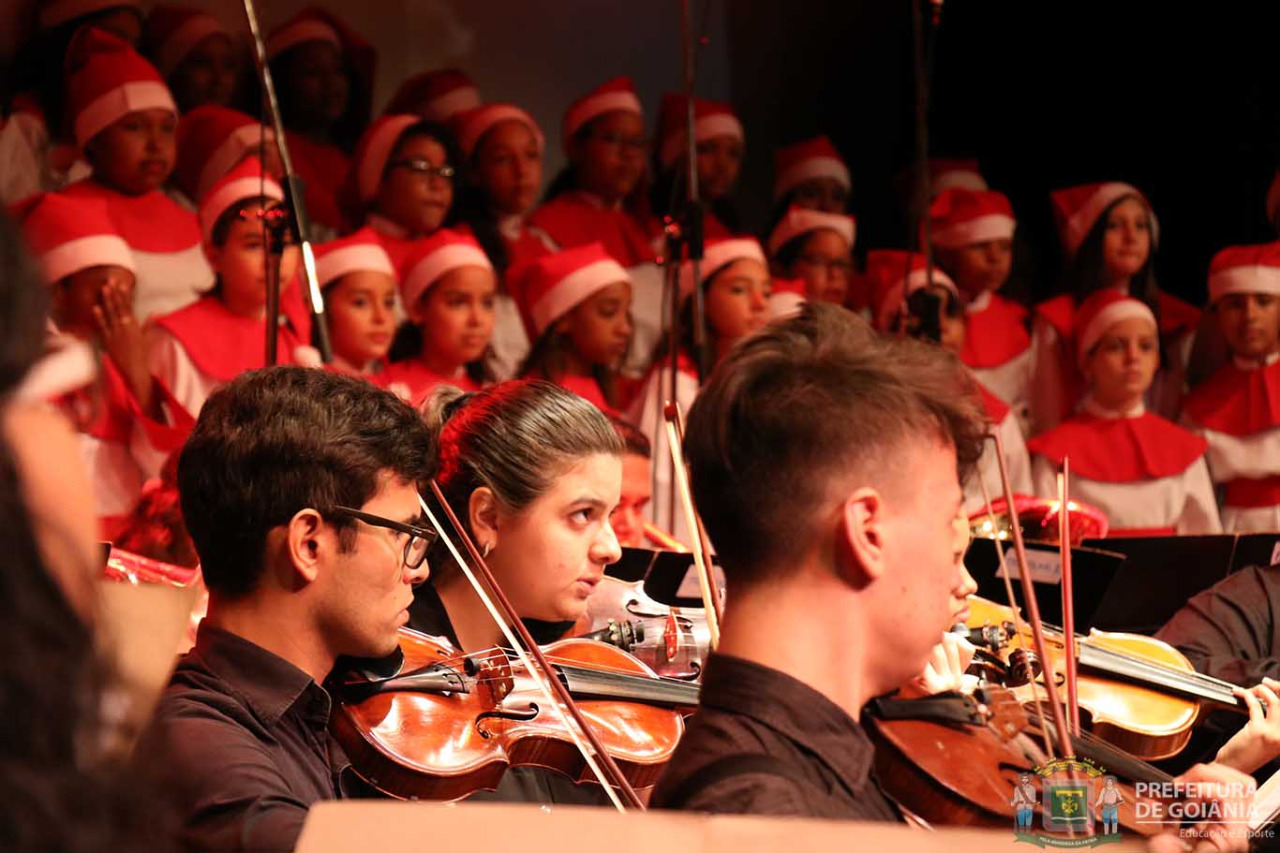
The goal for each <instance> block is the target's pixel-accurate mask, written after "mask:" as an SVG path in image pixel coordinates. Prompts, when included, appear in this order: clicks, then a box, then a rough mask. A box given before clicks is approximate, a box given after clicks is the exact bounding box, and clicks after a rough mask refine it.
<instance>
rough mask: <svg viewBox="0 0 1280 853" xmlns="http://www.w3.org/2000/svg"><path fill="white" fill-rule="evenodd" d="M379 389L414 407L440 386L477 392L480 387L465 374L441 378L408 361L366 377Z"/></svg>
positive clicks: (394, 364)
mask: <svg viewBox="0 0 1280 853" xmlns="http://www.w3.org/2000/svg"><path fill="white" fill-rule="evenodd" d="M368 378H369V380H370V381H371V382H373V383H374V384H375V385H377V386H379V387H380V388H386V389H387V390H389V391H392V392H394V393H395V394H396V395H397V396H398V397H400V398H401V399H403V400H405V401H406V402H408V403H410V404H411V405H413V406H414V407H417V406H420V405H421V404H422V401H423V400H425V399H427V397H428V396H429V395H430V394H431V392H432V391H434V390H435V389H436V388H437V387H439V386H440V385H454V386H457V387H458V388H461V389H462V390H463V391H479V390H480V385H479V384H477V383H476V381H475V380H474V379H472V378H471V377H470V376H468V375H467V374H466V373H462V374H460V375H458V376H441V375H440V374H439V373H436V372H435V371H433V370H431V369H430V368H429V367H427V366H426V365H425V364H423V363H422V361H421V360H420V359H409V360H406V361H397V362H394V363H392V364H388V365H387V366H386V368H385V369H383V370H382V371H381V372H380V373H375V374H374V375H373V376H370V377H368Z"/></svg>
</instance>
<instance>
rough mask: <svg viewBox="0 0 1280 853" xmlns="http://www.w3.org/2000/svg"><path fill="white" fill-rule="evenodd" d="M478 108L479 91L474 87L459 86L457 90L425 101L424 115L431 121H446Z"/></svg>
mask: <svg viewBox="0 0 1280 853" xmlns="http://www.w3.org/2000/svg"><path fill="white" fill-rule="evenodd" d="M478 106H480V90H479V89H477V88H476V87H475V86H459V87H458V88H457V89H453V90H452V91H449V92H445V93H444V94H442V95H438V96H437V97H434V98H432V99H431V100H429V101H427V106H426V110H425V112H426V115H427V118H429V119H431V120H432V121H448V120H449V119H451V118H453V117H454V116H455V115H457V114H458V113H461V112H465V111H467V110H474V109H475V108H476V107H478Z"/></svg>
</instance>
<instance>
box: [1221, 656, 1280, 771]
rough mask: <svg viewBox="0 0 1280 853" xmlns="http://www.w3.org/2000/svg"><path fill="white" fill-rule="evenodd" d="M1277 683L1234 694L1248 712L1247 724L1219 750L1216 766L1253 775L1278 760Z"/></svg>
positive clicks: (1270, 681) (1264, 682)
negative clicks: (1267, 764)
mask: <svg viewBox="0 0 1280 853" xmlns="http://www.w3.org/2000/svg"><path fill="white" fill-rule="evenodd" d="M1278 691H1280V682H1277V681H1275V680H1273V679H1270V678H1264V679H1262V683H1261V684H1257V685H1254V686H1253V687H1250V688H1249V689H1248V690H1245V689H1243V688H1240V687H1237V688H1236V689H1235V690H1234V691H1232V692H1233V693H1235V694H1236V695H1237V696H1239V697H1240V698H1241V699H1242V700H1244V704H1245V706H1246V707H1247V708H1248V709H1249V722H1247V723H1245V725H1244V728H1242V729H1240V731H1238V732H1236V733H1235V735H1234V736H1233V737H1232V738H1231V740H1229V741H1227V742H1226V743H1225V744H1223V746H1222V749H1220V750H1218V757H1217V763H1219V764H1225V765H1227V766H1228V767H1232V768H1235V769H1236V770H1239V771H1241V772H1242V773H1252V772H1253V771H1255V770H1257V769H1258V768H1259V767H1261V766H1262V765H1264V764H1266V763H1268V762H1269V761H1271V760H1273V759H1275V758H1277V757H1280V692H1278Z"/></svg>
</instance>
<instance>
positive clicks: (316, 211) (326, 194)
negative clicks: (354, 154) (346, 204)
mask: <svg viewBox="0 0 1280 853" xmlns="http://www.w3.org/2000/svg"><path fill="white" fill-rule="evenodd" d="M286 138H287V141H288V143H289V156H290V157H291V158H292V159H293V168H294V170H295V171H297V173H298V177H299V178H302V180H303V181H304V182H305V183H306V185H307V190H306V195H305V196H304V198H305V200H306V203H307V213H308V214H310V216H311V218H312V219H313V220H315V221H316V222H318V223H320V224H321V225H324V226H325V227H327V228H330V229H332V230H333V231H335V232H337V231H338V230H340V229H341V228H342V212H341V211H340V210H339V208H338V190H339V188H341V186H342V183H343V181H345V180H346V179H347V171H348V170H349V169H350V168H351V158H350V157H348V156H347V154H346V152H345V151H343V150H342V149H341V148H339V147H338V146H336V145H320V144H318V143H315V142H312V141H311V140H310V139H307V137H305V136H303V135H302V134H300V133H294V132H293V131H286Z"/></svg>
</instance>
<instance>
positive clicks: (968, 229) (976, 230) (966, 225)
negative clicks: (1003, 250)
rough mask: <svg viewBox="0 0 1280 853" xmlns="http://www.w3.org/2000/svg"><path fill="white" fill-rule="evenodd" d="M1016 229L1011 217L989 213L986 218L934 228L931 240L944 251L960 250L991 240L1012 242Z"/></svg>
mask: <svg viewBox="0 0 1280 853" xmlns="http://www.w3.org/2000/svg"><path fill="white" fill-rule="evenodd" d="M1016 227H1017V222H1016V221H1015V220H1014V218H1013V217H1012V216H1006V215H1004V214H1003V213H989V214H987V215H986V216H979V217H976V218H974V219H970V220H967V221H964V222H957V223H955V224H954V225H949V226H947V227H946V228H935V229H934V231H933V234H932V235H931V239H932V241H933V245H935V246H941V247H942V248H944V249H960V248H963V247H965V246H972V245H973V244H974V243H986V242H989V241H991V240H1012V239H1013V232H1014V229H1015V228H1016Z"/></svg>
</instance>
